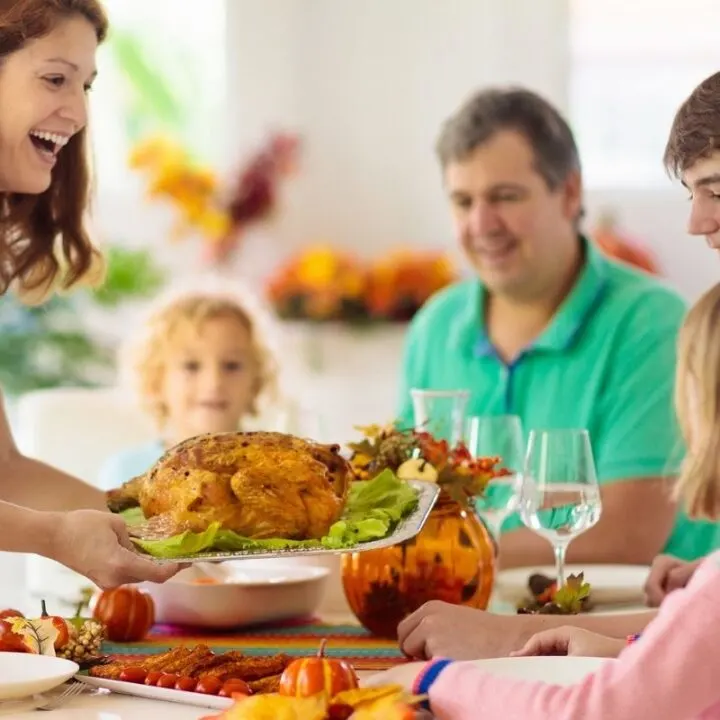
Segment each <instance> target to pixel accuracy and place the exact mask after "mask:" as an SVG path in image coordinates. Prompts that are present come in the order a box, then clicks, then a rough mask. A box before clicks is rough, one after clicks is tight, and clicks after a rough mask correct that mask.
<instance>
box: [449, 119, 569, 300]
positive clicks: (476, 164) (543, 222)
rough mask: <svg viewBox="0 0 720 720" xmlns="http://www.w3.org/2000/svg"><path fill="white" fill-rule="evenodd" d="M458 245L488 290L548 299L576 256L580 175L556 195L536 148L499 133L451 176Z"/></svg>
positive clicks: (515, 136) (513, 135) (510, 134)
mask: <svg viewBox="0 0 720 720" xmlns="http://www.w3.org/2000/svg"><path fill="white" fill-rule="evenodd" d="M445 185H446V188H447V192H448V195H449V197H450V201H451V203H452V212H453V220H454V224H455V229H456V233H457V237H458V239H459V240H460V242H461V244H462V247H463V250H464V251H465V253H466V254H467V256H468V258H469V259H470V261H471V263H472V264H473V266H474V268H475V270H476V271H477V273H478V275H479V276H480V279H481V280H482V282H483V284H484V285H485V286H486V287H487V288H488V289H489V290H490V291H491V292H494V293H499V294H506V295H511V296H517V297H526V296H533V295H536V294H538V292H543V291H544V289H545V286H547V285H548V283H551V282H552V278H553V276H554V271H553V267H556V266H557V265H558V263H559V264H560V265H563V264H564V263H563V259H564V258H565V257H568V253H571V254H572V253H574V249H575V243H576V237H575V236H576V233H575V230H574V223H575V218H577V216H578V214H579V212H580V207H581V184H580V178H579V176H577V175H573V176H571V177H569V178H568V179H567V180H566V181H565V182H563V183H562V184H561V185H560V186H559V187H557V188H554V189H550V188H549V187H548V184H547V182H546V181H545V179H544V178H543V177H542V175H540V173H539V172H538V170H537V168H536V159H535V154H534V152H533V149H532V147H531V145H530V143H529V142H528V141H527V140H526V139H525V137H523V136H522V135H520V134H519V133H517V132H514V131H510V130H505V131H502V132H498V133H497V134H496V135H494V136H493V137H491V138H490V140H488V141H487V142H486V143H485V144H483V145H481V146H480V147H478V148H477V149H476V150H475V151H474V152H473V153H472V154H471V155H470V156H469V157H467V158H466V159H464V160H462V161H455V162H450V163H449V164H448V165H447V167H446V169H445Z"/></svg>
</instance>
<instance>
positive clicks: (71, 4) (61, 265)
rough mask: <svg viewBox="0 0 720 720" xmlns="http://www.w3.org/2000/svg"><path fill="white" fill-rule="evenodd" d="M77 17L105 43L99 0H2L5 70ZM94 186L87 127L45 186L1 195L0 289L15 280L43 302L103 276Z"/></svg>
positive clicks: (0, 45) (27, 296)
mask: <svg viewBox="0 0 720 720" xmlns="http://www.w3.org/2000/svg"><path fill="white" fill-rule="evenodd" d="M78 15H79V16H81V17H84V18H85V19H87V21H88V22H89V23H90V24H91V25H92V26H93V27H94V28H95V31H96V34H97V39H98V42H99V43H100V42H102V41H103V40H104V39H105V36H106V34H107V30H108V21H107V16H106V14H105V10H104V9H103V6H102V5H101V4H100V2H98V0H0V69H1V67H2V63H3V60H4V59H5V58H6V57H7V56H8V55H11V54H12V53H14V52H17V51H18V50H20V49H21V48H22V47H23V46H24V45H25V43H27V42H28V41H29V40H33V39H36V38H40V37H43V36H45V35H47V34H49V33H50V32H52V30H53V29H54V28H55V27H56V26H57V24H58V23H59V22H61V21H62V20H64V19H67V18H71V17H74V16H78ZM90 192H91V174H90V163H89V150H88V138H87V130H86V129H85V128H84V129H83V130H81V131H80V132H78V133H77V134H76V135H74V136H73V137H72V138H71V139H70V142H69V143H68V144H67V145H66V146H65V147H64V148H63V150H62V152H61V153H60V154H59V155H58V159H57V163H56V165H55V168H54V169H53V174H52V182H51V184H50V187H49V188H48V189H47V190H46V191H45V192H43V193H42V194H40V195H26V194H19V193H12V192H10V193H4V194H0V203H1V204H0V295H3V294H5V293H6V292H7V291H8V289H9V288H10V287H11V286H12V287H13V289H15V290H16V292H17V294H18V296H19V297H20V298H22V299H24V300H25V301H27V302H36V301H39V300H42V299H44V298H45V297H47V296H48V295H49V294H50V293H51V292H52V291H53V290H54V289H55V288H61V289H67V288H70V287H72V286H73V285H76V284H77V283H79V282H81V281H90V282H94V281H96V280H98V279H100V277H101V276H102V275H101V272H100V271H101V268H102V257H101V255H100V253H99V251H98V250H97V249H96V248H95V247H94V246H93V244H92V242H91V240H90V237H89V235H88V232H87V229H86V227H85V220H86V213H87V211H88V209H89V204H90Z"/></svg>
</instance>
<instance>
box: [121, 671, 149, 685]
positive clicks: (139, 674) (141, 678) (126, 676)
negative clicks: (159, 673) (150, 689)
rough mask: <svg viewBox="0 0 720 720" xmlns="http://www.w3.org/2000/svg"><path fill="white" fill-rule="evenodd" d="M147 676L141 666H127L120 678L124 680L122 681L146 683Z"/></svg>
mask: <svg viewBox="0 0 720 720" xmlns="http://www.w3.org/2000/svg"><path fill="white" fill-rule="evenodd" d="M146 678H147V673H146V672H145V670H143V669H142V668H141V667H129V668H125V669H124V670H123V671H122V672H121V673H120V680H122V682H131V683H144V682H145V679H146Z"/></svg>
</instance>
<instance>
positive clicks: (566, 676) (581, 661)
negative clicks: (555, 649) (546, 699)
mask: <svg viewBox="0 0 720 720" xmlns="http://www.w3.org/2000/svg"><path fill="white" fill-rule="evenodd" d="M606 662H613V661H612V660H610V661H608V660H607V659H606V658H592V657H556V656H550V657H521V658H496V659H493V660H473V661H472V664H473V665H477V667H479V668H481V669H482V670H486V671H487V672H489V673H492V674H493V675H499V676H502V677H507V678H514V679H516V680H531V681H540V682H546V683H552V684H553V685H574V684H575V683H579V682H580V681H581V680H583V678H585V677H587V676H588V675H590V673H593V672H595V671H597V670H599V669H600V667H601V666H602V665H603V664H604V663H606Z"/></svg>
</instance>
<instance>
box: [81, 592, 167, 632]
mask: <svg viewBox="0 0 720 720" xmlns="http://www.w3.org/2000/svg"><path fill="white" fill-rule="evenodd" d="M93 617H94V618H95V620H97V621H99V622H101V623H102V624H103V625H104V626H105V637H106V638H107V639H108V640H111V641H113V642H134V641H136V640H142V639H143V638H144V637H145V636H146V635H147V634H148V632H149V631H150V628H151V627H152V626H153V624H154V623H155V603H154V602H153V599H152V597H151V596H150V595H148V594H147V593H146V592H143V591H142V590H138V589H137V588H135V587H132V586H131V585H122V586H120V587H118V588H113V589H112V590H103V591H102V592H101V593H100V594H99V595H98V596H97V598H96V601H95V604H94V608H93Z"/></svg>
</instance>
